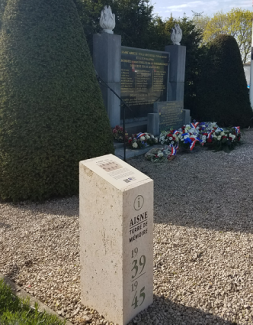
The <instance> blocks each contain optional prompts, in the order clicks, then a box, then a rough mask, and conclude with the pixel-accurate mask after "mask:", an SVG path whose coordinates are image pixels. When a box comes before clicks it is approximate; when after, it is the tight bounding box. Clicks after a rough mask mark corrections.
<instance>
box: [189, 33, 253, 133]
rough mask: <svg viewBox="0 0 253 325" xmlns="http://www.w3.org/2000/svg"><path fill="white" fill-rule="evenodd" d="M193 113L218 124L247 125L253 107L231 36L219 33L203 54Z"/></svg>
mask: <svg viewBox="0 0 253 325" xmlns="http://www.w3.org/2000/svg"><path fill="white" fill-rule="evenodd" d="M192 113H193V114H192V116H193V117H194V118H196V119H197V120H199V121H200V120H201V121H203V120H204V121H215V122H217V123H218V125H220V126H225V127H228V126H237V125H239V126H242V127H246V126H248V125H250V119H251V117H252V109H251V106H250V102H249V94H248V90H247V83H246V79H245V74H244V70H243V64H242V60H241V55H240V51H239V47H238V45H237V42H236V40H235V39H234V37H233V36H230V35H218V36H217V37H216V38H215V40H214V41H213V42H211V43H210V45H209V49H207V51H206V55H205V56H203V57H202V62H201V75H200V79H199V83H198V86H197V105H196V108H195V110H193V112H192Z"/></svg>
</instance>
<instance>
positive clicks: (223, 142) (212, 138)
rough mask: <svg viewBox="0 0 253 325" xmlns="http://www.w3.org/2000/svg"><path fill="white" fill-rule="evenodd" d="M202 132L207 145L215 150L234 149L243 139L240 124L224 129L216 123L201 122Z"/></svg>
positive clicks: (202, 137) (202, 138) (203, 140)
mask: <svg viewBox="0 0 253 325" xmlns="http://www.w3.org/2000/svg"><path fill="white" fill-rule="evenodd" d="M200 134H201V140H202V142H203V143H204V144H205V146H207V147H208V148H211V149H214V150H222V149H224V150H226V149H228V150H232V149H234V147H235V145H236V144H238V143H239V141H240V139H241V130H240V127H239V126H234V127H230V128H226V129H225V128H224V129H223V128H220V127H219V126H218V125H217V124H216V123H204V122H203V123H201V129H200Z"/></svg>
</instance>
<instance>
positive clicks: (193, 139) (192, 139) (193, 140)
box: [190, 138, 200, 150]
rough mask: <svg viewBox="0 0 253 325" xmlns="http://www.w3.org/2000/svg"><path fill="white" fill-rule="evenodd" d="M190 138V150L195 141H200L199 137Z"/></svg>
mask: <svg viewBox="0 0 253 325" xmlns="http://www.w3.org/2000/svg"><path fill="white" fill-rule="evenodd" d="M190 139H191V141H192V143H191V145H190V150H192V149H193V148H194V147H195V144H196V142H197V141H200V139H199V138H190Z"/></svg>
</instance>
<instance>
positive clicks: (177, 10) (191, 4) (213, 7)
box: [150, 0, 252, 18]
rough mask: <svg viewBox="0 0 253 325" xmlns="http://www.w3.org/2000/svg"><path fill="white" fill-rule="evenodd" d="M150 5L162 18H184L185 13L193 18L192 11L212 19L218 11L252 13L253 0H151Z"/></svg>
mask: <svg viewBox="0 0 253 325" xmlns="http://www.w3.org/2000/svg"><path fill="white" fill-rule="evenodd" d="M150 3H151V4H152V5H153V6H154V13H155V14H158V15H159V16H160V17H162V18H168V17H170V16H171V14H172V16H173V17H175V18H178V17H183V16H184V13H185V14H186V16H187V17H189V18H192V17H193V12H192V11H194V13H197V14H202V13H203V15H207V16H210V17H211V16H213V14H215V13H216V12H217V11H223V12H224V13H226V12H228V11H230V10H231V9H232V8H241V9H245V10H251V11H252V0H210V1H209V0H202V1H200V0H199V1H198V0H197V1H194V0H150Z"/></svg>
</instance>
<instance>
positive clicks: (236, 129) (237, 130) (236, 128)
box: [235, 126, 241, 134]
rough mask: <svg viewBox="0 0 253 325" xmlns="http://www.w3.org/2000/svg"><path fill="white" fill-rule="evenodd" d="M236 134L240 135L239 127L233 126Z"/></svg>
mask: <svg viewBox="0 0 253 325" xmlns="http://www.w3.org/2000/svg"><path fill="white" fill-rule="evenodd" d="M235 131H236V134H238V133H241V130H240V126H235Z"/></svg>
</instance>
